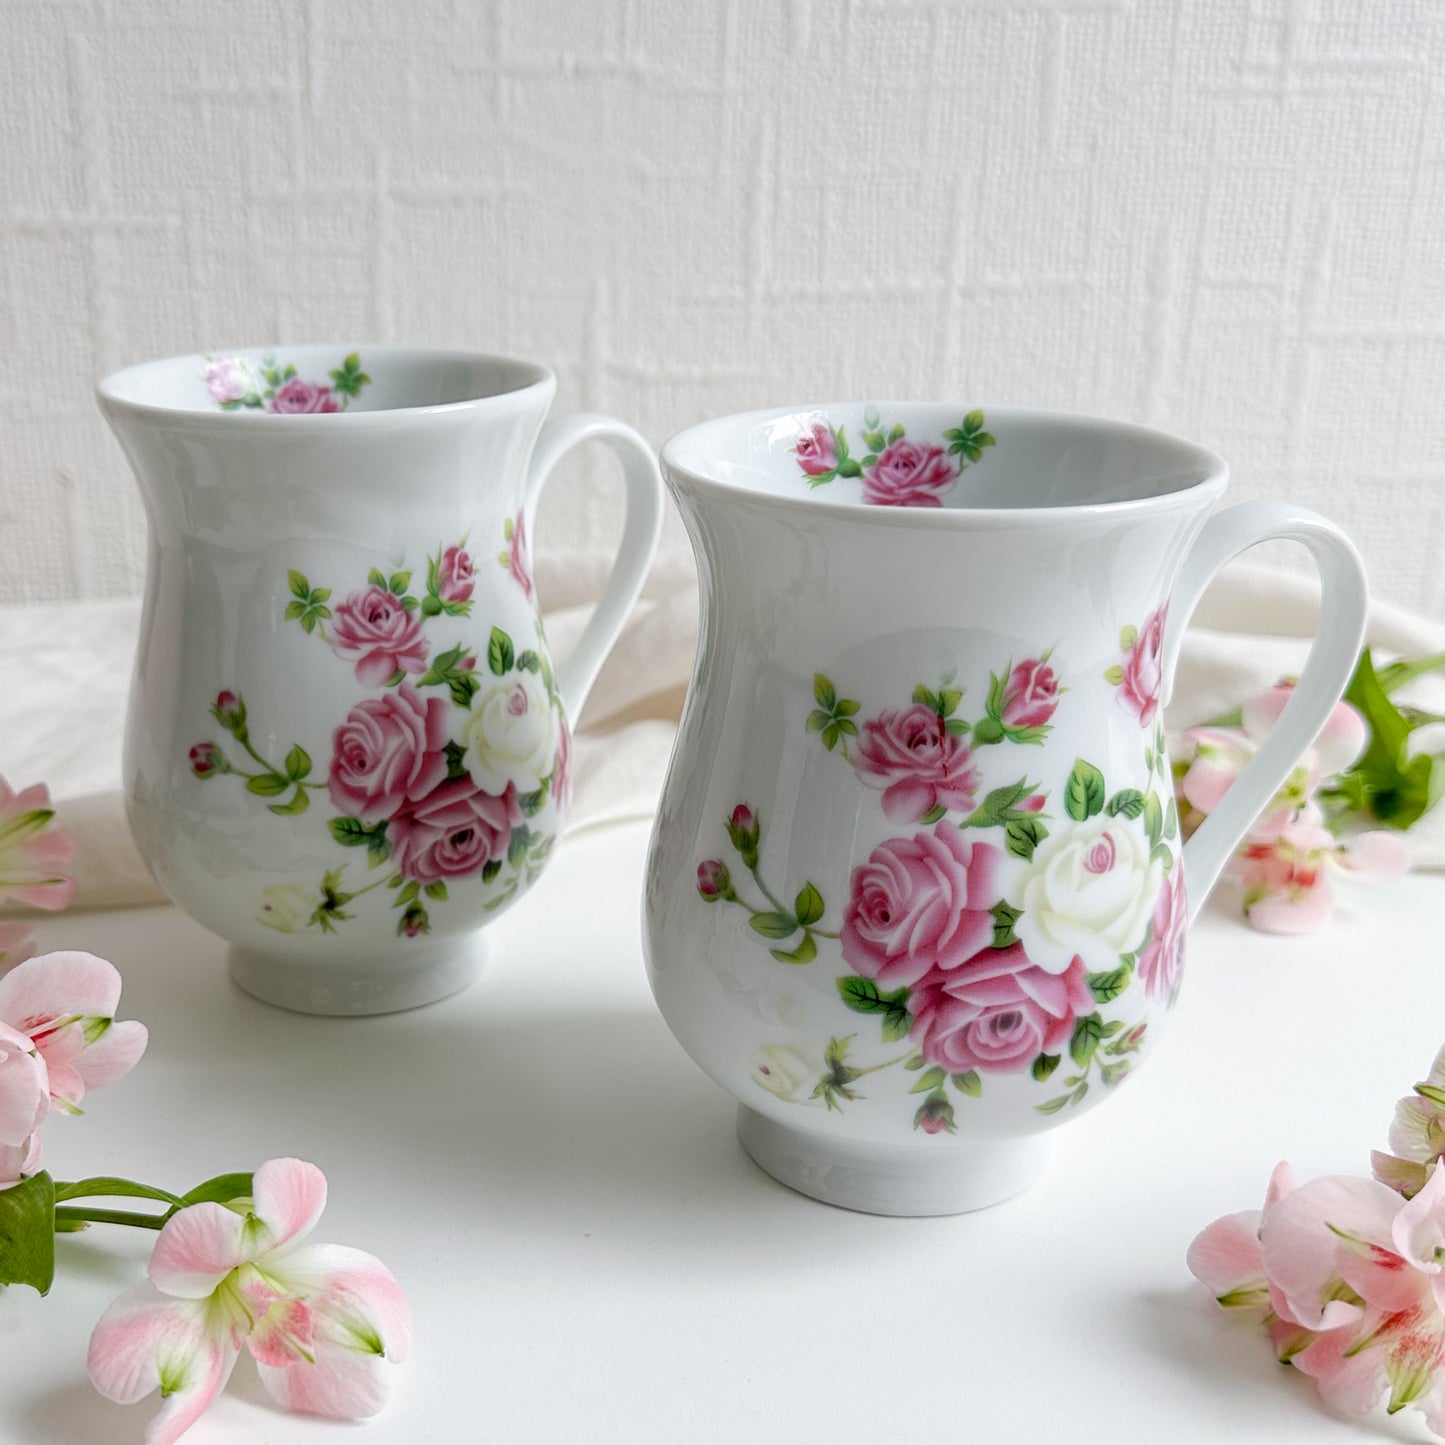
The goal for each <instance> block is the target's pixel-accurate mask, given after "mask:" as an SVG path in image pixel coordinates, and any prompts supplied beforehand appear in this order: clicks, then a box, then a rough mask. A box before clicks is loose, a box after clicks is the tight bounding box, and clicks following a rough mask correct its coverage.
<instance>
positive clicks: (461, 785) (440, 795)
mask: <svg viewBox="0 0 1445 1445" xmlns="http://www.w3.org/2000/svg"><path fill="white" fill-rule="evenodd" d="M521 824H522V810H521V808H520V807H518V805H517V789H516V787H515V786H514V785H513V784H511V783H508V784H507V791H506V792H505V793H503V794H502V795H501V796H500V797H499V796H497V795H496V794H494V793H484V792H482V790H481V789H480V788H479V787H477V785H476V784H475V783H474V782H473V781H472V780H471V779H470V778H452V779H451V780H450V781H449V782H444V783H442V784H440V785H439V786H438V787H436V788H434V789H433V790H432V791H431V792H430V793H429V794H427V796H426V797H425V798H423V799H422V800H421V801H420V802H417V803H408V804H407V805H406V806H405V807H403V808H402V809H401V810H400V811H399V812H398V813H396V814H395V816H394V817H393V818H392V820H391V822H390V823H389V824H388V825H387V830H386V836H387V838H388V839H390V841H391V862H392V864H393V865H394V866H395V868H396V870H397V871H398V872H399V873H400V874H401V876H402V877H403V878H405V879H407V880H408V881H409V882H413V883H421V884H427V883H439V882H442V881H444V880H445V879H448V878H465V877H468V876H469V875H471V874H473V873H479V872H481V870H482V868H483V867H484V866H485V865H486V864H488V863H491V862H495V861H498V860H500V859H502V858H505V857H506V855H507V844H508V843H510V842H511V839H512V829H513V828H518V827H520V826H521Z"/></svg>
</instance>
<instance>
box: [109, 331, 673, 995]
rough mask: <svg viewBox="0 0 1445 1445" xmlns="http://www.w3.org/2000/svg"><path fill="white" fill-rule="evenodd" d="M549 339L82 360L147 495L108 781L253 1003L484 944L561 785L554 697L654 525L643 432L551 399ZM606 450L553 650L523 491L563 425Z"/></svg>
mask: <svg viewBox="0 0 1445 1445" xmlns="http://www.w3.org/2000/svg"><path fill="white" fill-rule="evenodd" d="M555 390H556V381H555V378H554V377H553V375H552V373H551V372H550V371H548V370H547V369H546V368H545V367H542V366H537V365H534V364H532V363H529V362H521V361H509V360H506V359H504V358H500V357H493V356H485V355H480V354H474V353H471V352H461V351H433V350H417V349H410V348H402V347H385V346H383V347H371V348H359V349H357V350H352V349H350V348H347V347H342V346H294V347H276V348H266V349H264V350H252V351H239V352H228V353H226V354H225V355H224V356H184V357H176V358H173V359H170V360H165V361H155V362H150V363H147V364H145V365H141V366H136V367H131V368H129V369H128V370H124V371H120V372H117V373H115V374H114V375H112V376H110V377H108V378H107V379H106V380H105V381H104V382H103V383H102V384H101V386H100V392H99V394H100V404H101V407H102V409H103V411H104V412H105V415H106V418H107V420H108V421H109V422H110V424H111V427H112V428H113V429H114V431H115V433H116V435H117V437H119V439H120V442H121V445H122V446H123V447H124V449H125V452H126V455H127V457H128V458H129V459H130V463H131V466H132V468H133V469H134V471H135V474H136V478H137V480H138V481H139V483H140V487H141V491H142V494H143V496H144V499H145V504H146V513H147V517H148V519H149V523H150V555H149V573H148V580H147V586H146V599H145V612H144V619H143V623H142V640H141V647H140V653H139V657H138V659H137V664H136V672H135V678H134V683H133V688H132V693H131V703H130V713H129V718H128V724H127V729H126V749H125V774H126V804H127V812H128V815H129V818H130V823H131V827H132V830H133V831H134V833H135V837H136V842H137V844H138V845H139V847H140V850H141V853H142V854H143V856H144V857H145V859H146V861H147V862H148V863H149V864H150V866H151V868H152V870H153V871H154V873H155V875H156V878H157V879H158V880H159V882H160V884H161V886H162V887H163V888H164V889H165V890H166V892H167V893H168V894H169V895H170V896H171V898H172V899H174V900H175V902H176V903H178V904H179V905H180V906H181V907H182V908H184V909H185V910H186V911H187V912H188V913H190V914H191V915H192V916H193V917H194V918H196V919H198V920H199V921H200V922H201V923H203V924H205V925H206V927H208V928H210V929H212V930H213V931H214V932H216V933H218V934H220V935H221V936H222V937H223V938H226V939H229V940H230V941H231V943H232V945H233V947H232V950H231V972H232V975H233V977H234V978H235V979H236V981H237V982H238V983H240V984H241V986H242V987H244V988H246V989H248V990H249V991H250V992H252V993H254V994H256V995H257V996H258V997H260V998H263V999H266V1000H268V1001H269V1002H271V1003H276V1004H280V1005H282V1006H283V1007H286V1008H292V1009H299V1010H302V1011H305V1012H312V1013H334V1014H359V1013H379V1012H386V1011H389V1010H393V1009H401V1008H410V1007H413V1006H415V1005H418V1004H423V1003H427V1002H429V1001H431V1000H433V999H436V998H440V997H443V996H444V995H446V994H448V993H451V992H453V991H454V990H456V989H458V988H460V987H462V986H463V985H464V984H466V983H467V982H469V981H470V980H471V978H472V977H473V976H474V975H475V973H476V971H477V969H478V967H479V966H480V962H481V956H482V948H481V938H480V935H479V934H478V933H477V929H478V928H479V926H480V925H482V924H483V923H485V922H486V921H488V919H490V918H492V917H495V916H496V915H497V914H498V913H499V912H500V911H501V910H502V909H503V908H505V907H507V906H508V905H509V904H511V903H512V902H514V901H515V900H516V899H517V898H519V897H521V895H522V894H523V893H524V892H525V891H526V890H527V889H528V888H529V887H530V886H531V885H532V883H533V882H535V880H536V878H537V876H538V875H539V874H540V872H541V870H542V868H543V866H544V865H545V863H546V860H547V857H548V855H549V852H550V850H551V848H552V845H553V843H554V842H555V840H556V838H557V835H558V832H559V830H560V828H561V825H562V821H563V818H564V816H565V813H566V808H567V803H568V795H569V781H570V779H569V760H570V738H569V732H568V727H569V720H570V719H574V718H575V717H576V716H577V713H578V711H579V710H580V708H581V706H582V702H583V699H584V698H585V697H586V695H587V691H588V689H589V688H590V687H591V685H592V682H593V680H594V678H595V677H596V675H597V672H598V669H599V668H600V667H601V665H602V661H603V659H604V657H605V656H606V654H607V652H608V651H609V649H610V648H611V646H612V644H613V642H614V641H615V640H616V637H617V634H618V633H619V631H620V630H621V627H622V624H623V621H624V619H625V618H626V615H627V613H628V611H629V609H630V608H631V606H632V603H633V602H634V601H635V599H636V597H637V594H638V591H639V590H640V588H641V586H642V582H643V579H644V577H645V575H646V573H647V569H648V566H649V565H650V562H651V559H652V555H653V552H654V550H655V547H656V544H657V535H658V528H659V525H660V520H661V501H662V497H661V483H660V479H659V477H658V473H657V465H656V462H655V460H654V458H653V456H652V453H651V451H650V449H649V448H648V446H647V444H646V442H644V441H643V439H642V438H641V437H640V436H639V435H638V434H637V433H636V432H634V431H632V430H631V429H630V428H628V427H626V426H623V425H622V424H621V423H620V422H617V421H614V420H612V419H610V418H608V417H602V416H591V415H573V416H562V417H556V418H552V419H551V420H548V419H547V411H548V408H549V407H550V405H551V402H552V397H553V394H554V392H555ZM591 440H597V441H601V442H603V443H605V444H606V445H607V446H609V447H611V448H612V450H613V451H614V452H615V453H616V455H617V457H618V460H619V461H620V462H621V464H622V470H623V476H624V479H625V482H626V496H627V518H626V524H625V527H624V531H623V536H622V542H621V550H620V552H619V554H618V558H617V563H616V566H615V568H614V570H613V573H612V577H611V579H610V581H609V583H608V585H607V589H606V591H605V593H604V595H603V597H602V600H601V602H600V603H599V605H598V607H597V610H596V612H595V613H594V614H593V616H592V618H591V619H590V621H589V623H588V626H587V628H586V630H585V631H584V633H583V635H582V637H581V640H580V641H579V643H578V645H577V647H576V649H575V650H574V652H573V653H572V655H571V656H570V657H568V658H566V659H565V660H563V661H562V662H560V663H559V664H558V665H557V666H556V667H555V668H554V666H553V664H552V661H551V658H550V656H549V654H548V651H547V644H546V639H545V637H544V636H543V632H542V619H541V613H540V611H539V609H538V605H537V598H536V594H535V590H534V588H533V585H532V576H531V564H530V557H529V552H528V545H527V543H528V538H529V537H530V535H531V533H532V522H533V515H534V511H535V507H536V503H537V497H538V493H539V492H540V490H541V488H542V485H543V483H544V482H545V481H546V479H547V476H548V474H549V473H550V472H551V470H552V468H553V467H554V466H555V464H556V463H557V461H558V460H559V458H560V457H561V456H562V455H563V454H564V453H565V452H567V451H569V450H570V449H571V448H572V447H574V446H576V445H578V444H579V443H581V442H584V441H591Z"/></svg>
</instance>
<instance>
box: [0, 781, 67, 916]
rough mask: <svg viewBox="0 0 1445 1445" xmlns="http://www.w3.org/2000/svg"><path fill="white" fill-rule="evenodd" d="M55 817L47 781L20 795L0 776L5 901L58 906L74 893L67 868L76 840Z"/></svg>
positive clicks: (0, 887) (0, 889) (0, 885)
mask: <svg viewBox="0 0 1445 1445" xmlns="http://www.w3.org/2000/svg"><path fill="white" fill-rule="evenodd" d="M54 818H55V810H54V809H53V808H52V807H51V806H50V790H49V789H48V788H47V787H46V786H45V784H44V783H36V784H35V785H34V786H33V787H29V788H25V789H24V790H23V791H21V792H19V793H17V792H14V791H13V790H12V789H11V788H10V786H9V784H7V783H6V781H5V779H4V778H0V903H4V902H5V901H6V900H7V899H13V900H14V901H16V902H18V903H28V904H29V905H30V906H31V907H32V908H46V909H52V910H53V909H59V908H64V907H65V906H66V905H67V904H68V903H69V902H70V900H71V899H72V898H74V897H75V879H74V878H72V877H70V875H69V874H68V873H66V872H65V868H66V866H67V865H68V864H69V863H70V860H71V858H72V857H73V856H74V854H75V842H74V840H73V839H72V838H71V836H70V834H69V833H67V832H66V831H65V829H64V828H57V827H54V826H52V823H53V820H54Z"/></svg>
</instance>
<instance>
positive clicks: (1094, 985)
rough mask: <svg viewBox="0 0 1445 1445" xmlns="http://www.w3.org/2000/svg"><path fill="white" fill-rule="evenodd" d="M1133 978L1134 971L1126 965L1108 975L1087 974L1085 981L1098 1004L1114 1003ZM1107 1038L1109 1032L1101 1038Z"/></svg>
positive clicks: (1110, 971) (1109, 972) (1112, 969)
mask: <svg viewBox="0 0 1445 1445" xmlns="http://www.w3.org/2000/svg"><path fill="white" fill-rule="evenodd" d="M1133 976H1134V970H1133V969H1132V968H1131V967H1129V966H1128V965H1127V964H1124V965H1121V966H1120V967H1118V968H1111V969H1110V970H1109V971H1108V972H1107V973H1091V974H1087V975H1086V976H1085V981H1086V982H1087V983H1088V985H1089V992H1090V993H1092V994H1093V995H1094V998H1095V1000H1096V1001H1097V1002H1098V1003H1112V1002H1113V1001H1114V1000H1115V999H1116V998H1118V997H1119V995H1120V994H1121V993H1123V992H1124V990H1125V989H1126V988H1128V987H1129V980H1130V979H1131V978H1132V977H1133ZM1116 1032H1117V1031H1116ZM1107 1036H1108V1031H1107V1030H1106V1031H1105V1033H1104V1034H1102V1035H1101V1036H1100V1037H1107Z"/></svg>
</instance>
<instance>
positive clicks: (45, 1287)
mask: <svg viewBox="0 0 1445 1445" xmlns="http://www.w3.org/2000/svg"><path fill="white" fill-rule="evenodd" d="M54 1280H55V1183H54V1181H53V1180H52V1179H51V1177H50V1175H48V1174H47V1173H46V1172H45V1171H44V1170H43V1169H42V1170H41V1171H40V1173H39V1174H32V1175H31V1176H30V1177H29V1178H28V1179H22V1180H21V1181H20V1183H19V1184H16V1185H15V1186H14V1187H13V1188H10V1189H0V1285H7V1284H28V1285H29V1286H30V1287H31V1288H32V1289H33V1290H35V1291H37V1292H38V1293H40V1294H42V1295H44V1294H49V1293H50V1286H51V1284H52V1283H53V1282H54Z"/></svg>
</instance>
